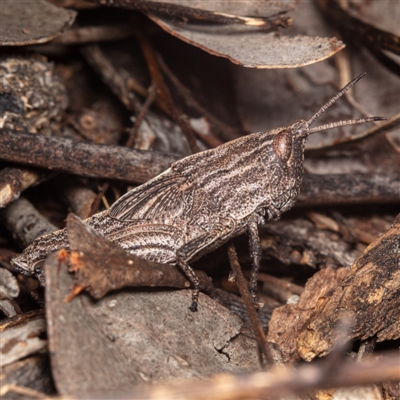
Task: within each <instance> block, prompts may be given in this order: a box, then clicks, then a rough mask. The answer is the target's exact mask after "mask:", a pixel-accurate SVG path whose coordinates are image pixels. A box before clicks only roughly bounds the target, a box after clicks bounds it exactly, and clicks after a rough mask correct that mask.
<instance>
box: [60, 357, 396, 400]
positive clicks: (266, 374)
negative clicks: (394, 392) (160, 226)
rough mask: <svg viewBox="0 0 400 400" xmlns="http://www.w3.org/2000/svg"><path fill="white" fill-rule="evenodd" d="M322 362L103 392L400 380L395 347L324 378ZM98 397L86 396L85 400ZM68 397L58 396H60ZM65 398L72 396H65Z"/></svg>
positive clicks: (272, 394)
mask: <svg viewBox="0 0 400 400" xmlns="http://www.w3.org/2000/svg"><path fill="white" fill-rule="evenodd" d="M321 364H323V362H315V363H312V364H305V365H301V366H299V367H298V368H297V369H294V368H292V367H282V366H280V367H279V368H272V369H271V370H268V371H262V372H255V373H253V374H248V375H241V376H232V375H218V376H216V377H215V378H212V379H210V380H208V381H198V380H197V381H189V382H188V381H186V382H182V383H180V384H169V385H167V384H165V385H157V386H153V387H151V386H150V387H147V388H140V389H139V388H138V389H136V390H134V391H131V392H130V393H128V394H125V395H123V394H120V395H116V394H115V393H113V394H112V395H110V396H107V395H105V396H103V397H102V398H103V399H104V400H106V399H111V398H112V399H116V400H125V399H140V400H161V399H162V400H172V399H179V400H226V399H229V400H243V399H249V400H251V399H260V398H267V399H271V398H277V397H278V396H284V395H287V394H288V393H293V392H296V393H299V392H305V391H309V390H316V389H327V388H329V389H334V388H339V387H346V386H356V385H370V384H376V383H382V382H389V381H398V380H400V368H399V353H398V351H395V352H390V353H386V354H382V355H377V356H376V358H374V359H372V360H367V361H361V362H355V361H345V362H343V363H342V364H341V366H340V368H339V369H338V370H337V372H336V374H330V373H329V372H328V374H329V377H328V378H326V379H325V373H326V369H325V368H323V367H322V366H321ZM95 398H96V399H98V397H86V399H87V400H90V399H95ZM63 399H65V400H67V398H66V397H61V398H60V399H59V400H63ZM68 400H73V399H72V398H68Z"/></svg>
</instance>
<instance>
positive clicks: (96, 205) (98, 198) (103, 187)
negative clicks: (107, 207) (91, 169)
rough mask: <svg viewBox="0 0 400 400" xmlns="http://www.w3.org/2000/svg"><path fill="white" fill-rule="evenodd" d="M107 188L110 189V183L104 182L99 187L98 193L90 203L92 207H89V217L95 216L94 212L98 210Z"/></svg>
mask: <svg viewBox="0 0 400 400" xmlns="http://www.w3.org/2000/svg"><path fill="white" fill-rule="evenodd" d="M109 187H110V182H104V183H103V184H102V185H101V187H100V190H99V193H97V195H96V197H95V199H94V201H93V203H92V207H90V214H89V217H91V216H92V215H94V214H96V212H97V211H98V210H99V207H100V201H101V199H102V198H103V196H104V194H105V193H106V191H107V190H108V188H109Z"/></svg>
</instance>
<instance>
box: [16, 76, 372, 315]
mask: <svg viewBox="0 0 400 400" xmlns="http://www.w3.org/2000/svg"><path fill="white" fill-rule="evenodd" d="M360 78H361V76H360V77H358V78H356V79H355V80H353V81H352V82H350V83H349V84H348V85H347V86H346V87H345V88H344V89H342V91H341V92H340V93H339V94H338V95H336V96H335V97H334V98H333V99H331V100H330V101H329V102H327V103H326V104H325V105H324V106H323V107H322V108H321V109H320V110H319V111H318V112H317V113H316V114H314V115H313V116H312V117H311V118H310V119H309V120H308V121H296V122H294V123H292V124H290V125H288V126H286V127H283V128H278V129H274V130H271V131H268V132H261V133H254V134H251V135H249V136H246V137H242V138H239V139H237V140H234V141H232V142H229V143H226V144H224V145H222V146H219V147H217V148H215V149H212V150H207V151H204V152H201V153H198V154H194V155H192V156H189V157H186V158H184V159H183V160H180V161H178V162H176V163H174V164H172V165H171V168H169V169H168V170H167V171H165V172H164V173H162V174H161V175H159V176H157V177H155V178H154V179H152V180H150V181H149V182H147V183H145V184H143V185H141V186H139V187H137V188H135V189H133V190H131V191H130V192H128V193H127V194H125V195H124V196H122V197H121V198H120V199H119V200H118V201H117V202H116V203H114V205H113V206H112V207H111V208H110V209H109V210H107V211H103V212H102V213H99V214H97V215H94V216H93V217H91V218H89V219H87V220H86V221H85V222H86V223H87V224H89V225H90V226H92V227H93V228H95V229H96V230H97V231H99V232H100V233H102V234H103V235H104V236H106V237H108V238H109V239H111V240H112V241H115V242H117V243H118V244H119V245H120V246H121V247H123V248H124V249H126V250H127V251H128V252H130V253H132V254H135V255H137V256H139V257H143V258H145V259H148V260H151V261H157V262H162V263H171V264H178V265H179V266H180V267H181V268H182V269H183V271H184V272H185V273H186V274H187V276H188V278H189V279H190V280H191V282H192V283H193V286H194V289H195V290H194V295H193V303H192V306H191V309H192V310H196V308H197V296H198V290H199V282H198V279H197V277H196V275H195V274H194V272H193V270H192V269H191V268H190V266H189V265H188V262H189V261H193V260H195V259H197V258H199V257H201V255H203V254H204V253H207V252H210V251H212V250H213V249H215V248H217V247H219V246H221V245H222V244H223V243H225V242H227V241H228V240H229V239H231V238H233V237H235V236H238V235H240V234H241V233H243V232H245V231H248V233H249V239H250V253H251V256H252V258H253V262H254V266H253V274H252V278H251V280H250V288H251V290H252V292H253V294H254V291H255V285H256V273H257V271H258V268H259V262H260V257H261V246H260V240H259V237H258V225H259V224H260V223H262V222H263V220H264V218H266V219H277V218H279V216H280V215H281V213H282V212H284V211H286V210H288V209H289V208H291V207H292V206H293V204H294V203H295V200H296V198H297V196H298V193H299V190H300V185H301V180H302V177H303V159H304V145H305V141H306V139H307V137H308V135H309V134H310V133H313V132H315V131H318V130H322V129H328V128H331V127H334V126H340V125H346V124H354V123H361V122H367V121H373V120H377V119H378V118H375V119H374V118H370V119H363V120H356V121H354V120H353V121H342V122H338V123H336V124H330V125H328V126H323V127H319V128H313V129H310V128H309V125H310V124H311V123H312V122H313V121H314V120H315V119H316V118H317V117H318V116H319V115H320V114H321V113H322V112H324V111H325V109H326V108H328V107H329V106H330V105H331V104H332V103H333V102H334V101H335V100H336V99H337V98H339V97H340V96H341V95H342V94H343V93H344V92H345V91H346V90H348V89H349V88H350V87H351V86H352V85H354V83H356V82H357V80H358V79H360ZM60 248H68V242H67V238H66V232H65V230H62V231H58V232H55V233H53V234H51V235H47V236H44V237H41V238H39V239H37V240H36V241H35V242H34V243H33V244H32V245H30V246H29V247H28V248H27V249H26V250H25V251H24V252H23V253H22V254H21V255H20V256H18V257H16V258H15V259H14V260H13V261H14V265H15V266H16V267H17V268H18V269H19V270H20V271H21V272H23V273H27V274H34V273H36V274H38V275H39V276H40V278H43V276H41V274H42V271H41V265H40V264H41V261H42V260H43V259H44V258H45V257H46V256H47V254H49V253H51V252H54V251H56V250H58V249H60Z"/></svg>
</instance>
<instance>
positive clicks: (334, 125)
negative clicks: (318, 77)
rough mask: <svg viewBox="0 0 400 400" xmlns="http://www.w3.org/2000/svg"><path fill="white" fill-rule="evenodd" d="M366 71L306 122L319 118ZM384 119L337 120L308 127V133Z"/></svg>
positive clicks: (361, 76)
mask: <svg viewBox="0 0 400 400" xmlns="http://www.w3.org/2000/svg"><path fill="white" fill-rule="evenodd" d="M366 74H367V73H366V72H363V73H362V74H360V75H358V76H357V77H356V78H354V79H353V80H351V81H350V82H349V83H348V84H347V85H346V86H345V87H344V88H343V89H341V90H340V91H339V92H338V93H336V94H335V96H333V97H332V98H331V99H329V100H328V101H327V102H326V103H325V104H324V105H323V106H321V107H320V108H319V109H318V110H317V112H316V113H315V114H313V115H312V116H311V118H309V119H308V120H307V121H306V123H307V125H308V126H310V125H311V124H312V123H313V122H314V121H315V120H316V119H317V118H319V117H320V116H321V115H322V114H323V113H324V112H325V111H326V110H327V109H328V108H329V107H330V106H331V105H332V104H333V103H335V102H336V101H337V100H338V99H339V98H340V97H342V96H343V95H344V94H345V93H346V92H347V91H348V90H349V89H350V88H352V87H353V86H354V85H355V84H356V83H357V82H358V81H359V80H360V79H361V78H363V77H364V76H365V75H366ZM383 120H386V118H385V117H368V118H360V119H349V120H346V121H338V122H332V123H330V124H325V125H321V126H317V127H315V128H311V129H308V134H309V135H310V134H312V133H315V132H320V131H323V130H326V129H332V128H336V127H338V126H344V125H356V124H363V123H365V122H375V121H383Z"/></svg>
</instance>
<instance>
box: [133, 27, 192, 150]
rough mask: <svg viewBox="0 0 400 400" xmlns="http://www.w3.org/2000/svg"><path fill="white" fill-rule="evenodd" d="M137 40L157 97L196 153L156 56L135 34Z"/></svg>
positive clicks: (142, 36) (187, 126)
mask: <svg viewBox="0 0 400 400" xmlns="http://www.w3.org/2000/svg"><path fill="white" fill-rule="evenodd" d="M137 38H138V40H139V44H140V46H141V48H142V51H143V55H144V58H145V59H146V62H147V66H148V68H149V72H150V76H151V80H152V83H153V85H155V86H156V87H157V92H158V94H159V96H160V97H161V99H162V100H163V101H164V103H165V104H166V107H167V108H168V110H169V112H170V113H171V115H172V117H173V119H174V120H175V121H176V122H177V123H178V124H179V126H180V128H181V129H182V133H183V134H184V135H185V137H186V139H187V141H188V142H189V146H190V149H191V150H192V153H197V152H198V151H199V150H200V149H199V147H198V146H197V143H196V140H195V137H194V134H193V129H192V127H191V126H190V124H189V123H188V121H187V118H186V116H184V115H183V114H182V112H181V111H180V110H179V109H178V107H177V106H176V105H175V103H174V101H173V99H172V96H171V94H170V92H169V89H168V87H167V85H166V84H165V82H164V78H163V76H162V73H161V70H160V67H159V65H158V61H157V56H156V54H155V52H154V50H153V48H152V46H151V44H150V41H149V40H148V39H147V38H146V37H145V36H144V35H143V34H141V33H140V32H138V33H137Z"/></svg>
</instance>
